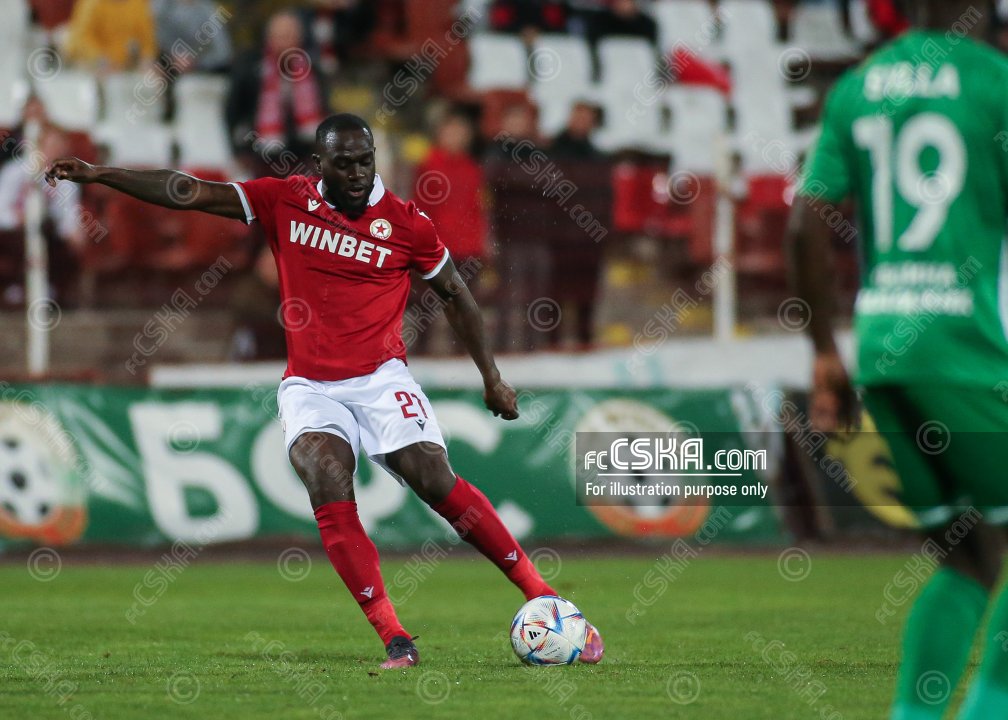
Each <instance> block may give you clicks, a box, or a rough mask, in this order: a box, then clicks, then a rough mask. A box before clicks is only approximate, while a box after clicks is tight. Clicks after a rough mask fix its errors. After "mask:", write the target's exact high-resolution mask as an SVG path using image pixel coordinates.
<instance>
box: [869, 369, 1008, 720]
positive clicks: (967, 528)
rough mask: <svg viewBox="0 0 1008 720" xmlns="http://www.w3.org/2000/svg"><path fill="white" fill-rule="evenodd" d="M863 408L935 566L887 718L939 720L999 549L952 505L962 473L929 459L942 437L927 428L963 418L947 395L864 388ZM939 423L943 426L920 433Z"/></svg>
mask: <svg viewBox="0 0 1008 720" xmlns="http://www.w3.org/2000/svg"><path fill="white" fill-rule="evenodd" d="M865 404H866V406H867V407H868V410H869V411H870V412H871V414H872V417H873V419H874V420H875V424H876V426H877V427H878V429H879V431H880V432H882V434H883V437H884V438H885V440H886V442H887V443H888V445H889V449H890V451H891V453H892V457H893V463H894V465H895V467H896V470H897V472H898V474H899V476H900V480H901V485H902V491H901V499H902V500H903V502H904V503H905V504H906V505H907V506H908V507H909V508H910V509H911V510H913V511H914V512H915V514H916V515H917V517H918V518H919V519H920V521H921V523H922V526H923V527H925V528H927V531H926V546H925V548H926V551H922V554H923V555H926V556H927V557H928V558H932V559H934V558H937V559H938V560H939V566H938V568H937V569H936V571H935V572H934V574H933V575H932V576H931V578H930V579H929V580H928V581H927V583H926V584H925V586H924V588H923V589H922V590H921V592H920V593H919V594H918V596H917V598H916V599H915V601H914V604H913V606H912V607H911V610H910V614H909V616H908V618H907V621H906V625H905V627H904V632H903V643H902V654H901V660H900V667H899V672H898V674H897V681H896V693H895V699H894V701H893V707H892V712H891V716H890V717H891V718H892V720H940V718H941V717H942V716H943V714H944V711H945V709H946V708H947V706H948V702H949V700H950V698H951V695H952V690H953V689H954V688H955V686H956V685H957V684H958V682H959V680H960V678H961V677H962V674H963V671H964V670H965V667H966V663H967V661H968V659H969V652H970V648H971V647H972V645H973V638H974V636H975V634H976V631H977V629H978V628H979V626H980V622H981V620H982V618H983V614H984V610H985V608H986V606H987V602H988V598H989V594H990V589H991V587H992V586H993V584H994V582H995V581H996V577H997V571H998V566H999V564H1000V546H999V543H998V542H997V538H996V534H995V533H993V532H992V529H991V528H990V527H989V526H987V525H985V524H983V523H982V522H978V520H977V516H976V514H975V513H972V512H970V511H967V512H966V513H965V514H964V513H963V512H962V510H961V509H958V508H957V507H956V505H955V504H954V501H956V500H957V499H958V498H959V497H960V496H961V495H963V494H964V493H965V491H966V485H965V484H964V483H963V481H962V477H961V471H962V470H963V469H966V468H957V467H956V458H954V457H952V454H951V453H942V452H940V451H939V452H935V447H936V443H938V444H939V445H938V446H940V443H942V442H945V441H946V440H947V438H946V437H939V435H937V434H934V433H931V432H930V430H929V428H940V427H942V426H944V427H946V428H947V427H953V428H954V427H957V426H959V425H960V422H959V420H960V419H961V418H962V417H963V416H962V415H960V411H959V409H958V408H957V405H958V404H960V403H959V402H958V401H957V400H956V399H955V398H954V396H949V397H943V396H942V394H941V393H940V392H939V390H938V389H937V388H934V387H932V388H927V389H926V390H923V391H922V390H918V389H915V388H907V387H887V388H869V389H868V391H867V392H866V394H865ZM939 418H941V421H942V426H937V425H931V426H926V424H927V423H933V422H934V421H935V420H937V419H939ZM967 419H968V418H967ZM922 428H924V430H923V431H922ZM922 432H923V434H922ZM921 443H924V446H923V447H922V445H921ZM960 445H961V443H960V439H959V438H958V437H956V436H955V435H953V442H952V446H953V447H955V448H956V449H957V450H959V449H960V448H959V446H960ZM956 457H958V458H959V460H960V461H961V460H962V456H961V455H958V454H957V456H956ZM966 466H967V467H969V463H967V464H966ZM969 470H970V471H973V470H976V468H975V466H974V467H969Z"/></svg>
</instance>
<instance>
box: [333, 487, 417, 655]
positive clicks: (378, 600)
mask: <svg viewBox="0 0 1008 720" xmlns="http://www.w3.org/2000/svg"><path fill="white" fill-rule="evenodd" d="M315 519H316V520H317V521H318V527H319V533H320V534H321V535H322V545H323V546H324V547H325V551H326V555H328V556H329V562H331V563H332V566H333V567H334V568H335V569H336V572H337V573H339V576H340V577H341V578H342V579H343V583H344V584H345V585H346V586H347V589H348V590H349V591H350V594H351V595H353V596H354V599H355V600H356V601H357V602H358V603H359V604H360V606H361V610H363V611H364V615H366V616H367V619H368V622H370V623H371V625H373V626H374V629H375V631H376V632H377V633H378V635H379V636H380V637H381V639H382V642H383V643H385V644H386V645H387V644H388V643H389V641H390V640H391V639H392V638H393V637H395V636H396V635H405V636H406V637H409V636H410V635H409V633H408V632H406V631H405V630H404V629H403V626H402V625H400V624H399V618H397V617H396V614H395V608H393V607H392V603H391V602H390V601H389V599H388V595H386V594H385V583H384V582H382V576H381V568H380V567H379V565H378V549H377V548H376V547H375V545H374V543H373V542H371V538H369V537H368V536H367V533H366V532H364V526H363V525H361V521H360V517H358V515H357V503H355V502H331V503H327V504H325V505H322V506H321V507H319V508H318V509H317V510H315Z"/></svg>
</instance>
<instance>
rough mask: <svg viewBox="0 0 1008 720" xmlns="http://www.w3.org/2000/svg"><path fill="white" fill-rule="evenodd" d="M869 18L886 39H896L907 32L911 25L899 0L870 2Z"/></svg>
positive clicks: (873, 0) (871, 0) (872, 0)
mask: <svg viewBox="0 0 1008 720" xmlns="http://www.w3.org/2000/svg"><path fill="white" fill-rule="evenodd" d="M867 5H868V17H869V18H870V19H871V21H872V24H873V25H875V27H876V28H878V31H879V32H880V33H882V36H883V37H884V38H887V39H888V38H894V37H896V36H897V35H901V34H903V33H904V32H906V31H907V30H908V29H909V27H910V23H909V21H908V20H907V18H906V15H904V14H903V9H902V7H901V3H899V2H898V1H897V0H868V2H867Z"/></svg>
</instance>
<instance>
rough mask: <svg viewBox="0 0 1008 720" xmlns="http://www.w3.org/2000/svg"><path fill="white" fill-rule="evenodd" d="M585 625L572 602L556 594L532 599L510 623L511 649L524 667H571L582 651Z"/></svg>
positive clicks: (586, 628) (579, 612) (586, 630)
mask: <svg viewBox="0 0 1008 720" xmlns="http://www.w3.org/2000/svg"><path fill="white" fill-rule="evenodd" d="M587 634H588V625H587V623H585V619H584V616H583V615H582V614H581V611H580V610H578V609H577V608H576V607H575V606H574V603H572V602H570V601H569V600H564V599H563V598H561V597H556V596H555V595H543V596H541V597H537V598H532V599H531V600H529V601H528V602H527V603H525V604H524V605H522V606H521V609H520V610H519V611H518V613H517V614H516V615H515V617H514V620H513V621H512V622H511V647H512V648H514V651H515V655H517V656H518V659H519V660H521V661H522V662H523V663H525V664H526V665H570V664H571V663H572V662H574V661H575V660H577V659H578V657H580V655H581V651H582V650H583V649H584V645H585V638H586V636H587Z"/></svg>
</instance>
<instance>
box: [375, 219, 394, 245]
mask: <svg viewBox="0 0 1008 720" xmlns="http://www.w3.org/2000/svg"><path fill="white" fill-rule="evenodd" d="M391 234H392V225H391V223H389V221H388V220H386V219H385V218H378V219H377V220H374V221H373V222H372V223H371V237H373V238H378V239H379V240H388V236H389V235H391Z"/></svg>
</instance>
